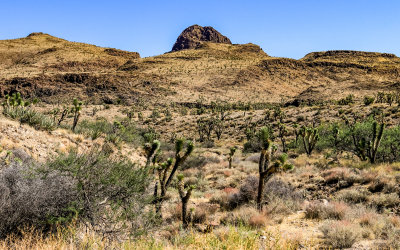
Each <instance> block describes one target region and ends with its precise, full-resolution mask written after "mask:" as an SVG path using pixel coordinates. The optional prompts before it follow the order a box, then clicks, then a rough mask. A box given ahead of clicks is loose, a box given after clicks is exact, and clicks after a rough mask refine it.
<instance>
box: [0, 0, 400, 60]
mask: <svg viewBox="0 0 400 250" xmlns="http://www.w3.org/2000/svg"><path fill="white" fill-rule="evenodd" d="M0 24H1V29H0V39H12V38H18V37H24V36H26V35H28V34H29V33H31V32H39V31H41V32H45V33H49V34H51V35H54V36H57V37H61V38H64V39H67V40H70V41H77V42H85V43H91V44H95V45H99V46H104V47H113V48H118V49H124V50H129V51H137V52H139V53H140V54H141V56H143V57H145V56H152V55H158V54H162V53H164V52H167V51H169V50H171V48H172V45H173V44H174V42H175V40H176V38H177V37H178V35H179V34H180V32H181V31H182V30H183V29H184V28H186V27H187V26H190V25H192V24H199V25H202V26H213V27H214V28H216V29H217V30H218V31H220V32H221V33H222V34H224V35H226V36H228V37H229V38H230V39H231V41H232V42H233V43H248V42H252V43H255V44H258V45H260V46H261V47H262V48H263V49H264V51H265V52H267V53H268V54H269V55H272V56H281V57H291V58H301V57H303V56H304V55H305V54H307V53H309V52H312V51H324V50H334V49H350V50H364V51H377V52H389V53H395V54H396V55H398V56H400V1H398V0H384V1H383V0H382V1H378V0H330V1H328V0H275V1H269V0H264V1H261V0H260V1H244V0H242V1H237V0H206V1H202V0H198V1H190V0H186V1H184V0H170V1H167V0H165V1H151V0H148V1H120V0H114V1H101V0H97V1H92V0H81V1H77V0H68V1H58V0H52V1H41V0H35V1H34V0H29V1H28V0H25V1H23V0H2V1H1V4H0Z"/></svg>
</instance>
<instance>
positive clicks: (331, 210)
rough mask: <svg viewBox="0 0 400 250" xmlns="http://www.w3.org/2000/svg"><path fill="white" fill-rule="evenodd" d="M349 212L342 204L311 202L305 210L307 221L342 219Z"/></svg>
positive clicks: (347, 207) (346, 206)
mask: <svg viewBox="0 0 400 250" xmlns="http://www.w3.org/2000/svg"><path fill="white" fill-rule="evenodd" d="M349 210H350V208H349V206H348V205H347V204H346V203H344V202H328V203H327V202H325V203H323V202H311V203H310V204H308V206H307V207H306V209H305V217H306V218H307V219H334V220H342V219H344V217H345V215H346V213H347V212H348V211H349Z"/></svg>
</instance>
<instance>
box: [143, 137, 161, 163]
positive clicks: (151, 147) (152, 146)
mask: <svg viewBox="0 0 400 250" xmlns="http://www.w3.org/2000/svg"><path fill="white" fill-rule="evenodd" d="M160 145H161V144H160V141H159V140H154V141H153V143H146V144H145V145H144V151H145V153H146V159H147V160H146V167H149V166H150V164H151V163H152V162H154V161H155V159H156V156H157V153H158V152H159V149H160Z"/></svg>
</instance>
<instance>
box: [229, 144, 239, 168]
mask: <svg viewBox="0 0 400 250" xmlns="http://www.w3.org/2000/svg"><path fill="white" fill-rule="evenodd" d="M236 150H237V147H236V146H235V147H231V148H230V149H229V155H228V162H229V168H232V161H233V156H234V155H235V153H236Z"/></svg>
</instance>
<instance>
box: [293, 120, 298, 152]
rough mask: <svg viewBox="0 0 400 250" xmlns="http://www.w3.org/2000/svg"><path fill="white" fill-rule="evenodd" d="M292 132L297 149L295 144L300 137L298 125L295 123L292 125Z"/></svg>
mask: <svg viewBox="0 0 400 250" xmlns="http://www.w3.org/2000/svg"><path fill="white" fill-rule="evenodd" d="M293 132H294V135H295V143H296V147H297V142H298V141H299V136H300V130H299V125H298V124H297V123H295V124H294V125H293Z"/></svg>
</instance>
